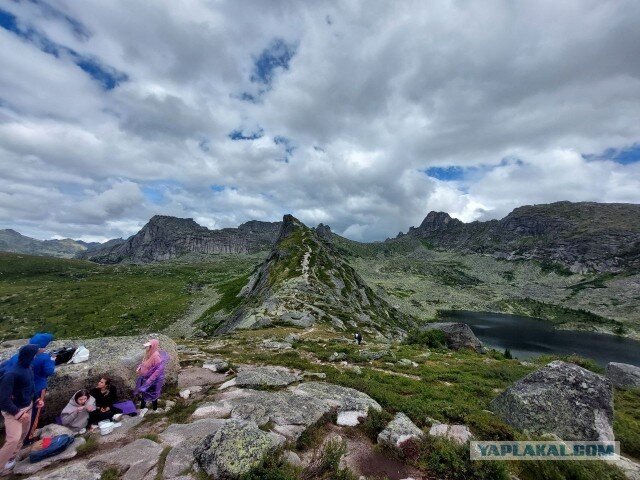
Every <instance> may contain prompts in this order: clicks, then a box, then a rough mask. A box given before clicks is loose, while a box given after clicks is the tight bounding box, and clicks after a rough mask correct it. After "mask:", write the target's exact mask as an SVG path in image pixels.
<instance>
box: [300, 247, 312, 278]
mask: <svg viewBox="0 0 640 480" xmlns="http://www.w3.org/2000/svg"><path fill="white" fill-rule="evenodd" d="M307 248H308V249H309V250H308V251H307V252H305V254H304V256H303V257H302V278H303V279H304V282H305V283H306V284H308V283H309V257H311V247H310V246H308V245H307Z"/></svg>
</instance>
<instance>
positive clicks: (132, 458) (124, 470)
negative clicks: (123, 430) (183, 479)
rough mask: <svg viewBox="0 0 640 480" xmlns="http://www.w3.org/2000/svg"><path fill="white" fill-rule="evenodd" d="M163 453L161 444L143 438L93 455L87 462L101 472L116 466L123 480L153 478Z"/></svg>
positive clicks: (90, 466) (90, 467)
mask: <svg viewBox="0 0 640 480" xmlns="http://www.w3.org/2000/svg"><path fill="white" fill-rule="evenodd" d="M161 453H162V446H161V445H160V444H158V443H156V442H153V441H151V440H147V439H146V438H141V439H140V440H136V441H134V442H131V443H129V444H128V445H125V446H124V447H122V448H118V449H116V450H112V451H110V452H108V453H104V454H102V455H98V456H96V457H93V458H92V459H91V460H89V462H88V463H87V467H88V468H89V470H94V471H99V472H103V471H105V470H107V469H110V468H114V469H116V470H117V471H118V473H119V474H120V476H119V477H118V478H120V479H121V480H140V479H146V478H153V477H154V476H155V473H152V472H155V470H156V465H157V464H158V460H159V459H160V454H161ZM150 474H151V475H150ZM148 475H149V476H148Z"/></svg>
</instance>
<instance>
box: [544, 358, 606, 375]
mask: <svg viewBox="0 0 640 480" xmlns="http://www.w3.org/2000/svg"><path fill="white" fill-rule="evenodd" d="M554 360H562V361H563V362H567V363H573V364H575V365H578V366H579V367H582V368H584V369H586V370H590V371H592V372H594V373H600V374H603V373H604V368H603V367H602V366H601V365H599V364H598V363H596V362H595V361H594V360H591V359H590V358H584V357H581V356H579V355H541V356H539V357H537V358H536V359H534V362H535V363H537V364H539V365H546V364H547V363H550V362H553V361H554Z"/></svg>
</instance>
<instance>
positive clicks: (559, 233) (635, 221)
mask: <svg viewBox="0 0 640 480" xmlns="http://www.w3.org/2000/svg"><path fill="white" fill-rule="evenodd" d="M639 219H640V205H633V204H621V203H593V202H580V203H572V202H557V203H551V204H544V205H532V206H524V207H519V208H516V209H515V210H514V211H513V212H511V213H510V214H509V215H507V216H506V217H504V218H503V219H501V220H491V221H487V222H472V223H463V222H461V221H460V220H457V219H454V218H451V217H450V216H449V215H448V214H447V213H444V212H431V213H429V214H428V215H427V216H426V218H425V219H424V221H423V222H422V224H420V226H419V227H416V228H414V227H412V228H411V229H410V230H409V232H408V233H407V234H406V235H409V236H415V237H419V238H423V239H425V240H428V241H429V242H430V243H431V244H433V245H434V246H437V247H439V248H444V249H453V250H460V251H464V252H475V253H487V254H491V255H494V256H496V257H498V258H504V259H507V260H520V259H524V260H531V259H535V260H540V261H551V262H558V263H560V264H561V265H564V266H565V267H567V268H569V269H571V270H572V271H574V272H589V271H598V272H621V271H637V270H638V269H640V220H639ZM402 236H403V234H400V235H399V238H402ZM390 241H392V242H393V241H398V240H397V239H396V240H390Z"/></svg>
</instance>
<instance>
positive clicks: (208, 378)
mask: <svg viewBox="0 0 640 480" xmlns="http://www.w3.org/2000/svg"><path fill="white" fill-rule="evenodd" d="M226 379H227V377H226V375H224V374H222V373H216V372H212V371H211V370H209V369H207V368H200V367H187V368H183V369H182V370H181V371H180V373H179V374H178V387H179V388H187V387H195V386H208V385H215V384H218V383H222V382H224V381H225V380H226Z"/></svg>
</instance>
